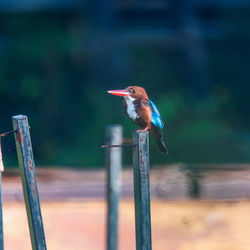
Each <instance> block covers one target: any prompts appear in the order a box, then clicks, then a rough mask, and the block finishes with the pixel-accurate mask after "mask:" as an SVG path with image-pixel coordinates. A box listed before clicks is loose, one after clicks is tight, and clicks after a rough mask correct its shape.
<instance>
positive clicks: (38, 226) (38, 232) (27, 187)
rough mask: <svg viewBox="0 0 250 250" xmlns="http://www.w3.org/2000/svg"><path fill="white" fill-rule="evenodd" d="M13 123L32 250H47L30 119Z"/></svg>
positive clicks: (19, 118) (18, 118)
mask: <svg viewBox="0 0 250 250" xmlns="http://www.w3.org/2000/svg"><path fill="white" fill-rule="evenodd" d="M12 121H13V128H14V130H17V132H15V140H16V149H17V155H18V162H19V169H20V173H21V178H22V185H23V194H24V200H25V205H26V212H27V217H28V222H29V229H30V238H31V243H32V249H33V250H45V249H47V247H46V241H45V234H44V229H43V221H42V215H41V208H40V201H39V196H38V189H37V183H36V173H35V163H34V159H33V152H32V145H31V139H30V133H29V124H28V119H27V117H26V116H24V115H17V116H13V117H12Z"/></svg>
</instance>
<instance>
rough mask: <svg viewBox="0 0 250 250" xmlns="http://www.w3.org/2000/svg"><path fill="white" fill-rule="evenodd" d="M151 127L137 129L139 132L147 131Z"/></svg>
mask: <svg viewBox="0 0 250 250" xmlns="http://www.w3.org/2000/svg"><path fill="white" fill-rule="evenodd" d="M148 129H149V128H144V129H137V132H147V131H148Z"/></svg>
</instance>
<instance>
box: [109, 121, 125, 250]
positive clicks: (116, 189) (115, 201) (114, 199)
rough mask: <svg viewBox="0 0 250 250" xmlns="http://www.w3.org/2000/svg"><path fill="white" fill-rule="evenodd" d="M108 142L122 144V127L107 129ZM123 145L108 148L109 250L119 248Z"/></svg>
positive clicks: (116, 126)
mask: <svg viewBox="0 0 250 250" xmlns="http://www.w3.org/2000/svg"><path fill="white" fill-rule="evenodd" d="M106 143H107V144H109V145H121V143H122V127H121V126H119V125H113V126H109V127H107V129H106ZM121 153H122V149H121V147H116V148H107V150H106V164H107V201H108V202H107V203H108V214H107V250H117V249H118V215H119V214H118V207H119V200H120V186H121V183H120V172H121V166H122V154H121Z"/></svg>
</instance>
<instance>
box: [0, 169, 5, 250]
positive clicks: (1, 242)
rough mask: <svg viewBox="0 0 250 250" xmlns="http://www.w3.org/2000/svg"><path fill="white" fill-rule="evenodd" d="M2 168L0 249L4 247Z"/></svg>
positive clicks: (0, 182)
mask: <svg viewBox="0 0 250 250" xmlns="http://www.w3.org/2000/svg"><path fill="white" fill-rule="evenodd" d="M2 205H3V204H2V170H1V169H0V249H2V250H3V249H4V239H3V210H2Z"/></svg>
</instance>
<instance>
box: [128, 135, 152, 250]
mask: <svg viewBox="0 0 250 250" xmlns="http://www.w3.org/2000/svg"><path fill="white" fill-rule="evenodd" d="M133 143H134V144H135V145H136V146H135V147H133V168H134V199H135V201H134V202H135V227H136V250H151V249H152V243H151V216H150V183H149V173H150V169H149V139H148V132H138V131H136V132H134V133H133Z"/></svg>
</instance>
